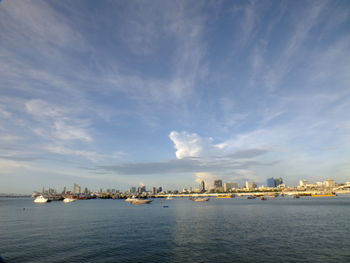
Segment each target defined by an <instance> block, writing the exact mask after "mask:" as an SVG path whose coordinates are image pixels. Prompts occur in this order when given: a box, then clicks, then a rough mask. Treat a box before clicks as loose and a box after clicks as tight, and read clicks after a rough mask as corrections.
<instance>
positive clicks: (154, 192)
mask: <svg viewBox="0 0 350 263" xmlns="http://www.w3.org/2000/svg"><path fill="white" fill-rule="evenodd" d="M156 193H157V187H153V188H152V194H154V195H155V194H156Z"/></svg>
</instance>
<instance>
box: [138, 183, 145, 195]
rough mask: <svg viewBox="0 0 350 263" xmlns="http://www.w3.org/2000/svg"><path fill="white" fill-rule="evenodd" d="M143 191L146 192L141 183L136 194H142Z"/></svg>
mask: <svg viewBox="0 0 350 263" xmlns="http://www.w3.org/2000/svg"><path fill="white" fill-rule="evenodd" d="M144 192H146V186H144V185H143V186H139V187H137V193H138V194H142V193H144Z"/></svg>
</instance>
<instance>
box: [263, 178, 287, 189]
mask: <svg viewBox="0 0 350 263" xmlns="http://www.w3.org/2000/svg"><path fill="white" fill-rule="evenodd" d="M266 183H267V187H277V186H279V185H281V184H283V179H282V178H281V177H279V178H276V179H275V178H273V177H271V178H269V179H267V180H266Z"/></svg>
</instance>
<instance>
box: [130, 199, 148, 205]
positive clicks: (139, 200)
mask: <svg viewBox="0 0 350 263" xmlns="http://www.w3.org/2000/svg"><path fill="white" fill-rule="evenodd" d="M151 202H152V200H149V199H135V200H134V201H132V202H131V203H132V204H134V205H143V204H150V203H151Z"/></svg>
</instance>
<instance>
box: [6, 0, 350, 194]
mask: <svg viewBox="0 0 350 263" xmlns="http://www.w3.org/2000/svg"><path fill="white" fill-rule="evenodd" d="M0 33H1V37H0V58H1V59H0V192H17V193H20V192H22V193H30V192H31V191H33V190H38V189H41V187H42V186H47V187H48V186H51V187H56V188H58V189H61V188H63V186H67V187H68V188H70V187H71V186H72V185H73V183H78V184H80V185H82V186H88V187H89V188H92V189H99V188H100V187H103V188H107V187H109V188H118V189H121V190H124V189H127V188H128V187H130V186H133V185H135V186H138V185H139V184H145V185H146V186H148V187H152V186H163V187H164V188H166V189H174V188H177V189H182V188H184V187H190V186H197V182H198V180H200V179H204V180H206V182H207V183H212V181H213V180H214V179H216V178H221V179H223V180H224V181H236V182H239V183H242V182H243V181H244V180H254V181H256V182H257V183H260V184H264V183H265V181H266V178H268V177H271V176H274V177H282V178H283V179H284V181H285V182H286V183H287V184H289V185H294V184H297V183H298V180H300V179H309V180H311V181H322V180H325V179H327V178H333V179H335V180H337V181H338V182H345V181H350V160H349V156H350V86H349V85H350V3H349V1H345V0H344V1H39V0H38V1H19V0H11V1H10V0H4V1H2V2H1V3H0Z"/></svg>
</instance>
